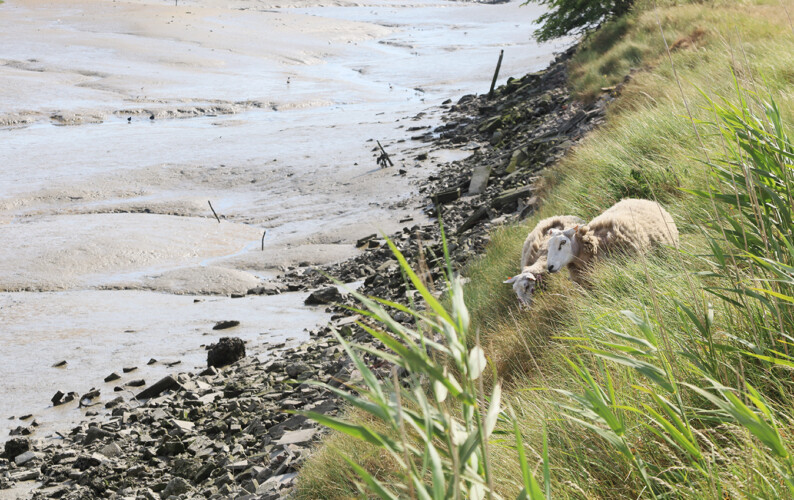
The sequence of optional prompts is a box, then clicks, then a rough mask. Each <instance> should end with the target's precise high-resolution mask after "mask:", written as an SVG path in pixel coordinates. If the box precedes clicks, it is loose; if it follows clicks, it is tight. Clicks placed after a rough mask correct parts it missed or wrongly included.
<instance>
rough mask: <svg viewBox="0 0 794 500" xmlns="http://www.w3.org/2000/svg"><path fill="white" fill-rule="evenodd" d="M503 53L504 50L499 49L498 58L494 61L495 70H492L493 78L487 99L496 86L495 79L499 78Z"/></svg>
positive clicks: (491, 95)
mask: <svg viewBox="0 0 794 500" xmlns="http://www.w3.org/2000/svg"><path fill="white" fill-rule="evenodd" d="M504 55H505V50H504V49H502V50H500V51H499V60H498V61H497V62H496V71H494V72H493V80H491V90H489V91H488V99H490V98H491V97H493V89H494V87H496V79H497V78H499V70H500V69H501V68H502V57H504Z"/></svg>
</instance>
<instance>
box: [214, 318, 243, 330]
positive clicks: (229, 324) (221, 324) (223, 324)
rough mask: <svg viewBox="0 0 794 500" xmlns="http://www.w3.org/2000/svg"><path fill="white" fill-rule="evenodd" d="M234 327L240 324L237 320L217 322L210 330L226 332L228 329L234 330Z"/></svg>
mask: <svg viewBox="0 0 794 500" xmlns="http://www.w3.org/2000/svg"><path fill="white" fill-rule="evenodd" d="M235 326H240V322H239V321H237V320H227V321H218V322H217V323H215V326H213V327H212V329H213V330H226V329H228V328H234V327H235Z"/></svg>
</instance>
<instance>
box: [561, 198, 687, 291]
mask: <svg viewBox="0 0 794 500" xmlns="http://www.w3.org/2000/svg"><path fill="white" fill-rule="evenodd" d="M654 245H668V246H672V247H675V248H678V228H677V227H676V226H675V222H674V221H673V218H672V217H671V216H670V214H669V213H667V210H665V209H664V208H662V206H661V205H659V204H658V203H656V202H653V201H649V200H634V199H627V200H622V201H619V202H618V203H616V204H615V205H613V206H612V207H611V208H609V209H608V210H607V211H606V212H604V213H602V214H601V215H599V216H598V217H596V218H595V219H593V220H592V221H590V223H589V224H587V225H585V226H578V227H573V228H570V229H566V230H559V229H552V236H551V239H550V240H549V242H548V256H547V258H546V261H547V268H548V271H549V272H550V273H556V272H558V271H560V270H561V269H562V268H563V267H565V266H568V271H569V272H570V273H571V279H572V280H573V281H575V282H577V283H579V284H586V281H585V279H584V276H583V273H584V271H586V270H587V268H588V267H589V266H590V265H591V264H592V262H593V261H594V260H595V259H597V258H601V257H603V256H604V255H607V254H609V253H612V252H616V251H622V252H626V251H634V252H645V251H647V250H648V249H650V248H651V247H652V246H654Z"/></svg>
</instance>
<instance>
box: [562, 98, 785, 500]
mask: <svg viewBox="0 0 794 500" xmlns="http://www.w3.org/2000/svg"><path fill="white" fill-rule="evenodd" d="M737 91H738V96H739V99H738V101H739V104H738V105H734V104H732V103H730V102H729V101H727V100H722V101H721V102H720V103H717V102H716V101H714V100H712V99H710V98H708V96H706V99H707V102H708V103H709V106H710V110H711V112H712V113H713V116H715V118H716V119H715V121H713V122H708V123H704V122H701V123H700V125H701V126H703V125H705V126H707V127H710V128H711V129H712V130H713V131H715V132H717V133H718V134H720V136H721V138H722V143H723V145H724V155H723V156H722V157H721V158H718V159H715V160H707V161H706V162H705V163H706V164H707V165H708V166H709V167H710V171H711V176H712V179H711V184H710V186H708V189H704V190H695V189H689V190H686V191H688V192H689V193H691V194H694V195H696V196H700V197H703V198H708V199H710V200H711V201H713V202H714V203H713V204H712V206H713V207H714V210H715V213H714V214H713V218H712V220H710V221H709V223H708V227H709V228H710V229H711V231H709V232H707V237H708V239H709V247H710V249H711V254H710V255H708V256H705V258H704V260H705V261H707V262H708V264H709V266H710V267H711V271H710V272H709V273H708V274H709V276H710V278H711V281H712V282H713V283H716V284H715V285H714V286H710V287H708V288H707V289H706V291H707V292H709V293H710V294H712V296H713V297H716V300H719V301H722V302H723V303H724V304H723V305H725V306H726V308H727V309H730V310H731V311H732V313H733V314H734V317H736V318H737V319H735V320H734V322H733V323H732V324H731V325H730V326H731V328H730V333H728V332H723V334H722V335H720V337H721V338H719V339H715V331H714V330H715V328H714V310H715V309H714V307H712V306H711V305H709V307H707V309H706V311H705V312H704V313H698V312H696V310H695V309H694V308H692V307H689V306H688V305H687V304H686V303H684V302H683V301H675V303H676V306H677V310H678V311H679V316H680V319H681V322H680V325H682V326H681V328H682V330H684V331H681V332H673V335H671V338H672V339H673V342H674V343H673V345H671V346H665V347H664V348H662V346H660V343H659V342H658V340H657V335H656V334H655V332H654V327H653V322H652V321H651V320H650V319H649V318H647V317H646V318H641V317H639V316H637V315H636V314H634V313H632V312H629V311H624V312H623V314H624V315H625V316H626V317H628V318H629V319H630V320H631V322H632V323H633V324H634V325H635V326H636V328H637V329H638V330H639V334H634V333H630V332H619V331H615V330H610V329H604V328H598V327H596V328H595V330H597V331H593V332H591V333H592V335H590V336H585V337H582V338H578V339H573V340H577V341H580V342H581V343H580V344H579V345H578V348H579V349H580V350H582V351H585V352H588V353H590V354H592V355H593V356H594V359H589V360H583V359H582V358H577V359H576V360H575V361H574V360H568V363H569V365H570V366H571V372H572V374H573V375H574V376H575V378H576V379H577V380H579V382H580V385H581V388H582V392H581V393H578V392H573V391H569V390H558V391H557V392H559V393H561V394H563V395H565V396H566V397H567V398H568V400H569V401H570V404H561V406H560V408H561V411H562V412H563V414H564V415H565V416H566V418H568V419H569V420H570V421H572V422H574V423H575V424H577V425H579V426H582V427H584V428H586V429H589V430H591V431H593V432H594V433H595V434H596V435H598V436H600V437H601V438H603V439H604V440H605V441H606V442H607V443H608V444H609V445H610V446H611V447H612V448H613V449H614V451H615V452H617V453H618V454H619V455H621V456H623V457H624V458H625V460H626V461H627V462H628V463H630V464H632V466H633V468H634V470H635V472H636V473H637V474H638V475H639V477H640V478H641V480H642V483H643V484H644V485H645V489H644V490H643V495H644V496H648V497H653V498H659V497H671V496H673V497H675V496H681V495H682V492H683V491H686V488H692V489H693V491H699V492H701V493H703V492H708V494H709V496H710V497H714V498H716V497H723V495H731V494H735V493H738V494H740V495H747V496H756V495H759V493H758V492H762V493H761V494H760V495H759V496H761V497H769V498H783V497H788V496H792V495H794V458H793V457H792V454H791V449H790V446H789V444H788V442H787V440H786V439H785V438H784V437H783V432H784V431H782V429H783V428H785V427H787V426H791V424H792V423H794V412H792V409H791V402H792V400H793V399H794V391H792V389H793V388H794V387H792V385H791V383H790V382H789V379H790V376H788V375H787V376H784V377H780V376H777V375H776V373H775V372H774V371H773V370H772V369H773V368H776V369H785V370H791V369H794V357H792V356H790V355H789V354H788V345H789V344H790V343H791V341H792V340H794V339H792V332H794V315H793V314H792V307H791V305H792V304H794V266H793V265H792V264H794V239H793V238H792V235H793V234H794V224H792V220H793V218H794V217H793V216H794V203H793V202H794V199H793V198H792V168H794V149H792V145H791V142H790V140H789V139H788V136H787V134H786V132H785V128H784V122H783V119H782V117H781V113H780V109H779V108H778V106H777V104H776V103H775V101H774V100H773V99H772V98H769V99H767V100H763V99H761V98H760V97H759V96H757V95H755V94H752V93H750V92H748V91H745V90H742V89H739V87H738V85H737ZM728 256H730V258H728ZM722 283H730V285H729V286H724V285H721V284H722ZM658 320H659V321H661V318H658ZM751 326H752V328H750V327H751ZM666 330H667V329H666ZM752 331H761V332H764V335H762V336H759V335H753V334H752V333H751V332H752ZM605 336H606V340H602V339H604V338H605ZM595 360H599V361H598V362H597V361H595ZM594 369H597V372H595V373H594V372H593V370H594ZM620 369H622V370H628V371H630V372H633V373H635V374H636V375H637V376H638V377H637V378H631V377H630V379H632V380H637V382H636V383H634V384H633V385H632V387H631V388H626V387H621V388H616V387H615V386H614V384H613V379H614V378H615V377H616V373H617V372H616V370H620ZM789 375H790V374H789ZM624 379H625V377H624ZM599 381H600V382H599ZM756 382H757V383H756ZM632 389H633V391H632ZM629 414H634V415H635V416H637V417H638V418H639V421H640V425H639V426H635V427H628V426H627V425H626V424H625V420H626V416H627V415H629ZM647 433H650V434H651V435H652V436H654V437H655V438H656V439H657V440H658V442H659V443H660V444H664V445H666V446H667V449H668V450H671V451H672V453H670V454H669V455H668V456H667V457H665V458H664V459H663V460H660V459H659V457H658V456H657V455H655V454H654V453H652V452H651V451H649V450H647V449H646V450H641V449H638V448H639V447H636V446H634V443H640V442H642V441H643V434H647ZM728 443H732V444H735V445H739V446H749V447H750V449H751V453H750V455H751V456H752V457H753V459H754V460H755V462H756V464H761V465H756V467H755V468H754V469H753V470H752V471H751V473H750V476H751V478H752V483H751V485H745V486H744V487H743V488H741V487H740V488H738V489H737V485H736V484H733V481H734V480H735V478H734V477H731V476H729V475H727V476H726V472H725V470H726V467H725V464H727V463H728V462H729V461H730V457H728V456H726V454H725V450H726V449H727V448H729V447H730V446H729V445H728Z"/></svg>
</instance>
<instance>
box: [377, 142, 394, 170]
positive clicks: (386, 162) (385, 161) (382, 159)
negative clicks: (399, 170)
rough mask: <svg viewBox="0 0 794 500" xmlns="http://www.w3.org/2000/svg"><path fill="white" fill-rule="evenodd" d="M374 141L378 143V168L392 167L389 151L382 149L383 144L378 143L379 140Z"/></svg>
mask: <svg viewBox="0 0 794 500" xmlns="http://www.w3.org/2000/svg"><path fill="white" fill-rule="evenodd" d="M375 142H377V143H378V147H379V148H380V152H381V155H380V156H378V165H380V168H386V167H393V166H394V163H392V161H391V158H389V153H387V152H386V150H385V149H383V146H381V145H380V141H375Z"/></svg>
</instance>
